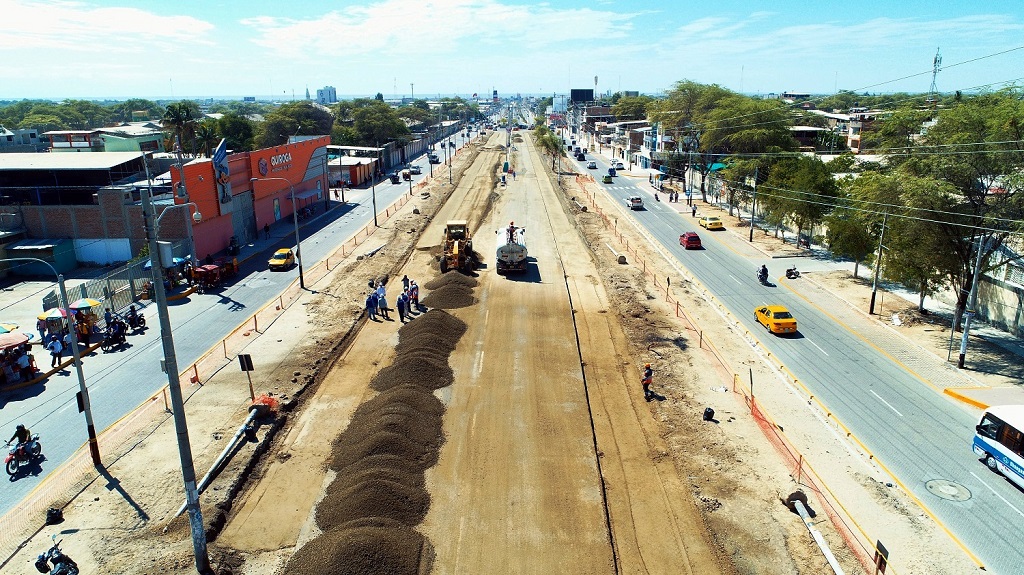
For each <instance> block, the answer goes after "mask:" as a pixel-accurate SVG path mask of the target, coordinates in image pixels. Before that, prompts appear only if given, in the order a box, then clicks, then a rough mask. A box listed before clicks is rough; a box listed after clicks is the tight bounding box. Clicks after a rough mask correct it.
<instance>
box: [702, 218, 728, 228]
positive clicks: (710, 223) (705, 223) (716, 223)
mask: <svg viewBox="0 0 1024 575" xmlns="http://www.w3.org/2000/svg"><path fill="white" fill-rule="evenodd" d="M697 223H698V224H699V225H700V227H702V228H704V229H707V230H724V229H725V226H724V225H722V220H721V219H720V218H718V217H716V216H704V217H702V218H701V219H699V220H697Z"/></svg>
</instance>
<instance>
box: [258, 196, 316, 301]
mask: <svg viewBox="0 0 1024 575" xmlns="http://www.w3.org/2000/svg"><path fill="white" fill-rule="evenodd" d="M267 180H280V181H282V182H284V183H286V184H288V189H290V190H291V194H290V195H291V197H292V223H294V224H295V262H296V263H297V264H298V266H299V287H300V288H302V289H306V282H305V278H303V276H302V244H301V243H299V212H298V211H297V210H296V209H295V186H293V185H292V183H291V182H289V181H288V180H286V179H284V178H273V177H269V178H251V179H250V180H249V183H252V184H255V183H256V182H258V181H267Z"/></svg>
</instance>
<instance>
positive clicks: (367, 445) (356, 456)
mask: <svg viewBox="0 0 1024 575" xmlns="http://www.w3.org/2000/svg"><path fill="white" fill-rule="evenodd" d="M383 454H389V455H397V456H398V457H402V458H405V459H406V460H408V461H410V462H412V463H416V464H417V465H418V466H419V467H421V468H423V469H426V468H427V467H430V466H431V465H433V464H435V463H437V448H436V447H432V446H431V445H429V444H424V443H421V442H418V441H414V440H413V439H411V438H409V437H408V436H406V435H402V434H398V433H391V432H387V431H378V432H376V433H374V434H372V435H370V436H368V437H366V438H364V439H363V440H362V441H359V442H357V443H348V442H344V443H342V442H338V443H337V444H336V445H335V446H334V451H333V453H332V454H331V468H332V469H341V468H343V467H348V466H349V465H352V464H353V463H355V462H357V461H359V460H360V459H363V458H364V457H367V456H370V455H383Z"/></svg>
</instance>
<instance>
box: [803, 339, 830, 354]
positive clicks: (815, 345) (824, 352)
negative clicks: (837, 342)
mask: <svg viewBox="0 0 1024 575" xmlns="http://www.w3.org/2000/svg"><path fill="white" fill-rule="evenodd" d="M804 339H806V340H807V341H809V342H810V343H811V345H813V346H814V347H816V348H818V351H820V352H821V353H823V354H825V355H828V352H827V351H825V350H823V349H821V346H820V345H818V344H816V343H814V342H813V341H811V338H809V337H807V336H806V335H805V336H804Z"/></svg>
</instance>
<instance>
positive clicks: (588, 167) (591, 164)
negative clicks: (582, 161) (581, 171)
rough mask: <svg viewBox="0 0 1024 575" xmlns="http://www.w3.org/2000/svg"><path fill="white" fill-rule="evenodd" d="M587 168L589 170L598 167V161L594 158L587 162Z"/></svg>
mask: <svg viewBox="0 0 1024 575" xmlns="http://www.w3.org/2000/svg"><path fill="white" fill-rule="evenodd" d="M587 169H588V170H596V169H597V162H595V161H593V160H591V161H589V162H587Z"/></svg>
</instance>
